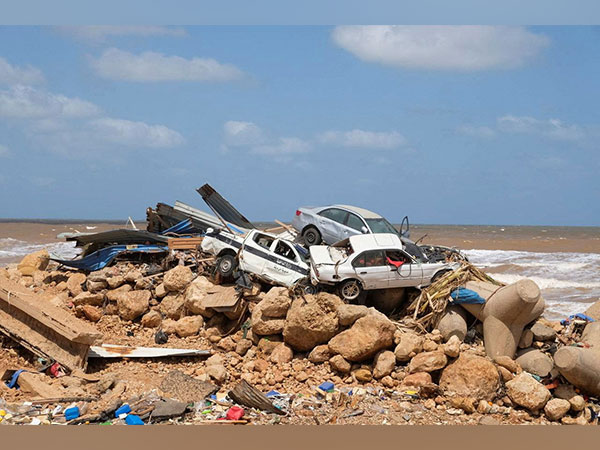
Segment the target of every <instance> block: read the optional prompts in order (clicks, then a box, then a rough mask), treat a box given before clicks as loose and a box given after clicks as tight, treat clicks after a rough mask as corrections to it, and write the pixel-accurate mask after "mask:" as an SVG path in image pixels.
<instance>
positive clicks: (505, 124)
mask: <svg viewBox="0 0 600 450" xmlns="http://www.w3.org/2000/svg"><path fill="white" fill-rule="evenodd" d="M497 122H498V129H499V130H501V131H504V132H506V133H514V134H534V135H540V136H544V137H547V138H549V139H554V140H560V141H579V140H582V139H585V138H586V135H587V133H586V130H585V129H584V128H582V127H580V126H579V125H568V124H565V123H564V122H562V121H561V120H559V119H544V120H540V119H536V118H534V117H529V116H513V115H506V116H503V117H500V118H498V121H497Z"/></svg>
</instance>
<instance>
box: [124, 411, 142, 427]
mask: <svg viewBox="0 0 600 450" xmlns="http://www.w3.org/2000/svg"><path fill="white" fill-rule="evenodd" d="M125 423H126V424H127V425H144V421H143V420H142V419H140V417H139V416H136V415H135V414H128V415H127V417H125Z"/></svg>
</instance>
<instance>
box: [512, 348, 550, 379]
mask: <svg viewBox="0 0 600 450" xmlns="http://www.w3.org/2000/svg"><path fill="white" fill-rule="evenodd" d="M517 355H518V356H517V359H516V362H517V363H518V364H519V365H520V366H521V367H522V368H523V370H525V371H527V372H529V373H532V374H534V375H537V376H539V377H542V378H544V377H546V376H548V374H549V373H550V371H551V370H552V368H553V367H554V361H552V358H550V357H549V356H548V355H546V354H545V353H544V352H542V351H540V350H534V349H528V350H523V351H522V352H519V353H518V354H517Z"/></svg>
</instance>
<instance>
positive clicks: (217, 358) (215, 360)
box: [205, 353, 225, 367]
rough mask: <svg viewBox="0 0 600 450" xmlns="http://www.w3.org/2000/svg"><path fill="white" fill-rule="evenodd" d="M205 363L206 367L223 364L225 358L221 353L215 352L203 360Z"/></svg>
mask: <svg viewBox="0 0 600 450" xmlns="http://www.w3.org/2000/svg"><path fill="white" fill-rule="evenodd" d="M205 364H206V367H208V366H222V365H223V364H225V358H224V357H223V355H221V354H219V353H215V354H214V355H212V356H210V357H209V358H207V360H206V361H205Z"/></svg>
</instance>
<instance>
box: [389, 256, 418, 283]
mask: <svg viewBox="0 0 600 450" xmlns="http://www.w3.org/2000/svg"><path fill="white" fill-rule="evenodd" d="M385 259H386V262H387V264H388V267H389V268H390V270H389V272H388V275H389V287H390V288H397V287H411V286H412V287H414V286H420V285H421V284H423V265H422V264H421V263H420V262H418V261H416V260H415V259H414V258H412V257H411V256H410V255H409V254H408V253H406V252H405V251H404V250H400V249H388V250H386V251H385Z"/></svg>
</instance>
